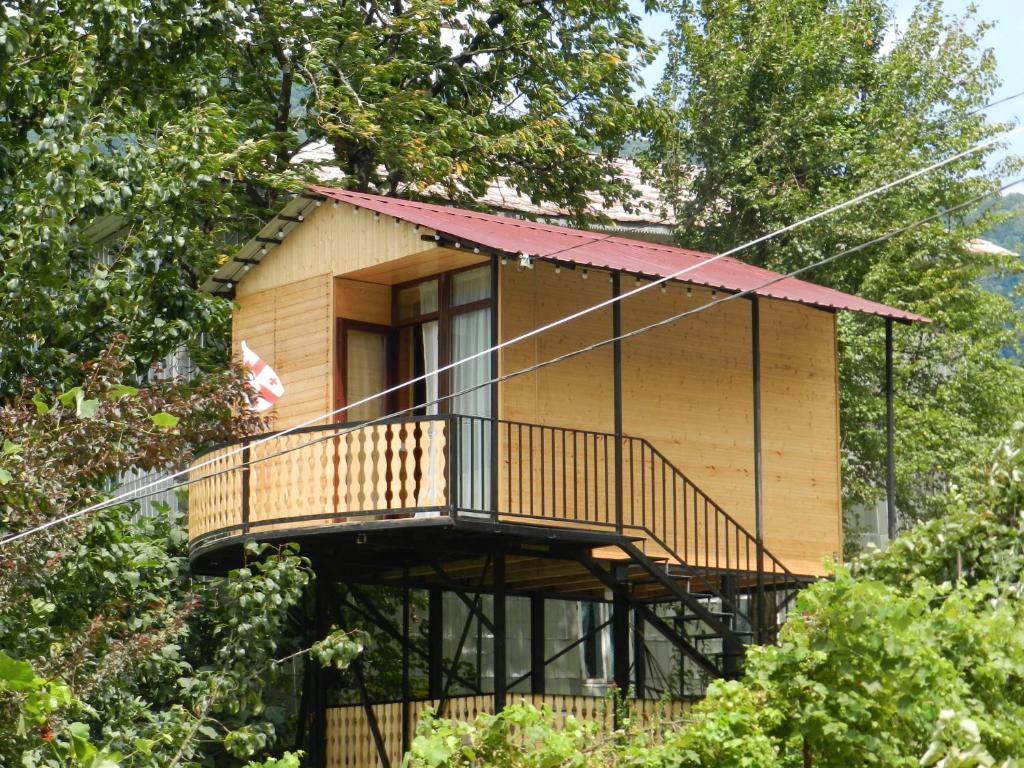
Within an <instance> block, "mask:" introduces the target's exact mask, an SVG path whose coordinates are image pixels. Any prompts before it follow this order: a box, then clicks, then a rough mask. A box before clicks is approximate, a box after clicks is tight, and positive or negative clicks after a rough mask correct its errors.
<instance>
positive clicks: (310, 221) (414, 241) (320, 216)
mask: <svg viewBox="0 0 1024 768" xmlns="http://www.w3.org/2000/svg"><path fill="white" fill-rule="evenodd" d="M425 232H426V230H422V229H420V230H417V229H416V228H415V227H413V225H412V224H407V223H404V222H403V223H401V224H397V225H396V224H395V223H394V219H392V218H391V217H389V216H380V217H378V218H377V219H375V218H374V216H373V214H372V213H371V212H370V211H367V210H363V209H356V208H353V207H352V206H350V205H346V204H344V203H340V204H338V205H337V206H335V205H333V204H329V203H324V204H323V205H321V206H320V207H319V208H316V209H315V210H314V211H313V212H312V213H311V214H310V215H309V216H308V217H307V218H306V220H305V221H304V222H303V223H302V225H301V226H298V227H296V228H295V229H293V230H292V231H291V232H290V233H289V234H288V236H287V237H286V238H285V239H284V240H282V241H281V244H280V245H277V246H274V247H273V248H272V249H271V250H270V252H269V253H268V254H267V255H266V256H264V257H263V260H262V261H261V262H260V263H259V264H258V265H256V266H255V267H254V268H253V269H252V270H251V271H250V272H249V273H248V274H247V275H246V276H245V277H244V278H243V279H242V280H241V281H240V282H239V284H238V288H237V295H238V296H244V295H246V294H250V293H259V292H261V291H265V290H267V289H268V288H274V287H276V286H279V285H288V284H290V283H295V282H298V281H301V280H306V279H308V278H311V277H315V276H318V275H322V274H324V273H327V274H330V275H343V274H345V273H347V272H354V271H356V270H361V269H365V268H367V267H372V266H375V265H377V264H383V263H385V262H389V261H393V260H397V259H400V258H402V257H405V256H408V255H410V254H413V253H418V252H420V251H427V250H432V249H434V248H436V243H434V242H433V241H432V240H430V241H425V240H423V239H421V237H420V236H421V235H422V234H424V233H425Z"/></svg>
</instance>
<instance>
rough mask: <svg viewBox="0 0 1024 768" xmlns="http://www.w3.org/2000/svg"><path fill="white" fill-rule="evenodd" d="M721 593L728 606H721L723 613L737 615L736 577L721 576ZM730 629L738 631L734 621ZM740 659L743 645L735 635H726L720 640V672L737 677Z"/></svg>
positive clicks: (728, 676) (730, 676)
mask: <svg viewBox="0 0 1024 768" xmlns="http://www.w3.org/2000/svg"><path fill="white" fill-rule="evenodd" d="M721 593H722V597H723V598H724V599H723V603H727V604H728V605H727V606H726V605H723V606H722V610H723V611H731V612H732V614H733V616H734V617H735V616H736V615H737V611H736V603H737V600H736V577H735V576H733V575H729V576H723V577H722V586H721ZM761 604H762V605H764V602H763V598H762V603H761ZM732 628H733V629H734V630H736V629H738V627H737V626H736V624H735V619H734V623H733V625H732ZM742 659H743V645H742V644H741V643H740V641H739V638H738V637H737V636H736V635H735V634H730V635H726V636H725V637H723V638H722V672H723V673H724V675H725V677H726V678H734V677H739V673H740V668H741V667H742V664H741V663H740V662H741V660H742Z"/></svg>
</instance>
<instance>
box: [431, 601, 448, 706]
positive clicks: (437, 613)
mask: <svg viewBox="0 0 1024 768" xmlns="http://www.w3.org/2000/svg"><path fill="white" fill-rule="evenodd" d="M443 600H444V593H443V592H441V590H440V589H437V588H436V587H434V588H432V589H431V590H430V593H429V595H428V597H427V601H428V602H427V643H428V645H429V649H428V657H429V660H428V662H427V664H428V667H429V669H428V673H427V679H428V682H427V686H428V690H429V695H430V698H432V699H440V698H441V690H442V686H443V685H444V682H443V679H442V674H441V673H442V667H443V666H444V603H443V602H442V601H443Z"/></svg>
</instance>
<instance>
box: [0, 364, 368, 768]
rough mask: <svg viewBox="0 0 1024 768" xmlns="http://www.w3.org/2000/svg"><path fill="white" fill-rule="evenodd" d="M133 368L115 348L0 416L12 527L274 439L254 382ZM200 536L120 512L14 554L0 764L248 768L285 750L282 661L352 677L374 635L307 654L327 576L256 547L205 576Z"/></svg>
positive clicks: (41, 537) (235, 374)
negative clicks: (60, 388)
mask: <svg viewBox="0 0 1024 768" xmlns="http://www.w3.org/2000/svg"><path fill="white" fill-rule="evenodd" d="M129 370H130V366H128V365H127V364H125V363H124V362H122V361H120V360H119V359H118V358H117V357H116V356H115V355H114V354H113V353H110V354H107V355H105V356H104V357H102V358H101V359H99V360H97V361H94V362H90V363H87V364H84V365H83V366H82V369H81V371H80V374H81V376H80V383H79V384H78V385H76V386H75V387H73V388H71V389H69V390H67V391H66V392H63V393H60V394H59V395H56V394H55V395H51V394H47V393H46V392H45V391H43V390H40V389H39V388H37V387H36V386H35V385H34V384H33V383H32V382H26V383H25V385H24V388H23V390H22V392H21V393H20V394H19V396H18V397H16V398H14V399H13V400H12V401H11V402H10V403H8V404H7V405H5V406H2V407H0V445H2V450H0V509H2V510H3V517H2V518H0V533H4V534H6V533H10V532H12V531H18V530H24V529H25V528H26V527H28V526H31V525H36V524H39V523H41V522H44V521H48V520H54V519H56V518H57V517H59V516H62V515H65V514H67V513H68V512H71V511H74V510H75V509H80V508H81V507H83V506H84V505H86V504H90V503H94V502H97V501H100V500H102V499H103V498H104V497H105V495H106V494H108V493H109V491H108V489H109V488H110V487H111V483H112V481H114V480H115V479H116V477H117V475H118V473H119V472H122V471H126V470H129V469H163V468H167V467H170V468H175V467H180V466H183V465H185V463H187V461H188V460H189V457H190V456H191V455H192V454H193V452H194V451H195V450H197V449H200V448H202V447H204V446H207V445H209V444H211V443H213V442H223V441H226V440H229V439H232V438H234V437H237V436H240V435H243V434H248V433H251V432H253V431H257V430H261V429H265V423H264V421H263V419H262V418H260V417H258V416H255V415H254V414H252V412H251V411H249V410H248V408H247V403H248V390H247V386H248V385H247V384H246V383H245V379H244V376H243V375H242V374H241V372H240V371H238V370H232V371H230V372H228V373H225V374H222V375H221V376H219V377H216V378H209V379H205V380H201V381H199V382H197V383H195V384H193V385H190V386H186V385H182V384H174V383H171V384H166V385H161V386H153V387H143V388H136V387H135V386H133V385H132V384H130V383H128V382H126V381H125V376H126V372H127V371H129ZM187 538H188V537H187V533H186V530H185V527H184V521H183V520H182V518H181V516H180V515H177V514H175V513H174V512H173V511H172V510H171V509H169V508H163V509H161V510H159V514H157V515H140V514H139V513H138V508H137V506H136V505H133V504H118V505H114V506H109V507H107V508H103V509H100V510H98V511H96V512H94V513H92V514H91V515H86V516H81V517H77V518H74V519H71V520H69V521H67V522H65V523H63V524H61V525H57V526H54V527H52V528H49V529H46V530H43V531H39V532H37V533H34V534H33V535H31V536H28V537H26V538H23V539H19V540H18V541H16V542H13V543H5V544H4V545H3V546H2V548H0V648H3V649H4V654H0V734H2V736H0V764H3V765H25V766H51V765H54V766H56V765H66V764H71V765H76V764H81V765H83V766H92V768H99V766H101V765H103V766H106V765H111V764H114V763H116V764H118V765H121V766H125V768H127V767H128V766H139V767H140V768H141V767H142V766H146V767H147V768H148V767H152V768H157V767H159V768H167V767H168V766H182V767H184V766H198V765H201V764H202V765H211V764H213V763H214V762H216V764H217V765H241V764H242V763H244V762H245V761H246V760H248V759H250V758H254V757H261V758H265V757H267V756H268V754H274V753H276V752H278V751H279V749H280V746H281V744H282V743H283V744H285V745H287V740H288V737H289V735H290V734H291V733H292V729H293V727H294V722H293V719H294V712H292V711H291V709H290V708H289V706H287V702H288V699H287V697H286V696H285V695H284V694H283V693H282V692H281V691H279V689H278V686H280V685H281V684H282V681H286V680H288V679H289V678H288V677H287V673H289V671H290V670H291V666H289V665H282V664H279V663H278V659H281V658H283V657H284V656H286V655H287V656H290V657H306V656H307V652H308V653H309V654H311V655H310V657H309V658H310V661H309V662H308V663H318V664H323V665H330V666H337V667H344V666H346V665H347V663H348V662H349V661H350V660H351V659H352V658H353V657H354V655H355V654H357V653H358V652H359V651H360V650H361V647H362V643H361V639H360V638H359V637H357V636H354V635H348V634H345V633H340V632H334V633H331V634H330V635H329V636H328V637H326V638H320V642H319V643H317V644H315V645H314V646H313V647H311V648H306V647H304V646H301V645H297V643H298V640H297V637H296V636H295V635H294V634H293V633H291V632H290V631H289V630H290V626H291V625H290V622H291V620H292V618H293V615H294V614H295V612H297V611H301V610H303V599H304V596H305V588H306V585H307V583H308V582H309V580H310V578H311V573H310V570H309V568H308V565H307V563H306V562H305V561H304V559H302V558H301V557H300V556H299V555H298V554H297V551H296V548H295V547H294V546H285V547H282V548H279V549H274V548H269V547H264V548H255V547H252V548H250V549H249V550H247V557H246V559H247V562H245V564H244V566H243V567H240V568H238V569H236V570H234V571H233V572H231V573H230V574H229V575H228V576H227V577H226V578H223V579H206V578H199V577H198V576H197V575H196V574H194V573H193V572H192V571H191V568H190V565H189V558H188V552H187ZM15 660H16V661H15ZM5 680H6V681H7V682H5ZM11 681H13V682H11ZM90 750H92V751H90ZM86 754H88V755H92V757H90V758H89V760H93V758H95V761H99V760H100V756H103V759H104V760H109V761H111V762H108V763H101V762H95V761H94V762H89V761H87V760H86V759H85V757H83V755H86ZM68 755H73V756H74V757H75V759H77V760H79V763H74V762H70V763H68V762H62V761H63V760H64V759H65V758H66V757H68ZM68 759H70V758H68ZM283 759H284V758H282V760H283ZM281 765H282V766H285V765H294V762H292V763H289V762H287V761H285V762H282V763H281Z"/></svg>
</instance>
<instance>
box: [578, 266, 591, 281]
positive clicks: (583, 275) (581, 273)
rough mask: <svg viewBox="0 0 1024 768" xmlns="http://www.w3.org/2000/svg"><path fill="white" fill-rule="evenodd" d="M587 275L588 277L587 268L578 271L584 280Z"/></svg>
mask: <svg viewBox="0 0 1024 768" xmlns="http://www.w3.org/2000/svg"><path fill="white" fill-rule="evenodd" d="M587 277H589V275H587V270H585V269H584V270H583V271H582V272H580V278H581V279H583V280H586V279H587Z"/></svg>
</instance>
